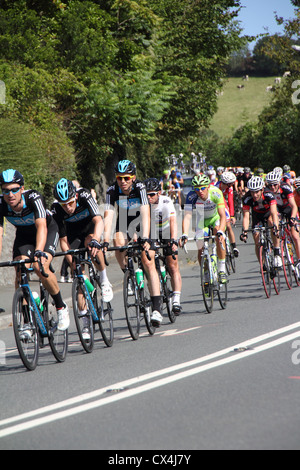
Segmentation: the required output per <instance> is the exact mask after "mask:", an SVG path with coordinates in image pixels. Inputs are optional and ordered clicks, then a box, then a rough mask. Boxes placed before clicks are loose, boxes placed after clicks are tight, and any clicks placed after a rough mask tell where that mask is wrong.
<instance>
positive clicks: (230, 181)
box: [215, 171, 240, 258]
mask: <svg viewBox="0 0 300 470" xmlns="http://www.w3.org/2000/svg"><path fill="white" fill-rule="evenodd" d="M235 181H236V176H235V174H234V173H232V172H231V171H224V172H223V173H222V175H221V176H220V181H218V182H217V183H216V184H215V186H217V187H218V188H219V189H220V190H221V191H222V193H223V196H224V202H225V212H226V228H227V231H228V237H229V241H230V243H231V246H232V249H233V254H234V256H235V257H236V258H237V257H238V256H239V254H240V252H239V250H238V248H237V247H236V241H235V235H234V231H233V229H232V224H233V225H234V224H235V217H234V198H233V186H234V183H235Z"/></svg>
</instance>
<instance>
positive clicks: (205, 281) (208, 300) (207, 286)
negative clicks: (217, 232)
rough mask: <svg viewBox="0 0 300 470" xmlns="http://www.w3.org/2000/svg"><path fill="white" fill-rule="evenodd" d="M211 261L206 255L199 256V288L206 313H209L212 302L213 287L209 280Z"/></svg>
mask: <svg viewBox="0 0 300 470" xmlns="http://www.w3.org/2000/svg"><path fill="white" fill-rule="evenodd" d="M210 269H211V263H210V258H209V257H208V256H207V255H203V256H202V258H201V266H200V273H201V288H202V296H203V301H204V305H205V308H206V311H207V313H211V312H212V309H213V304H214V287H213V284H212V282H211V272H210Z"/></svg>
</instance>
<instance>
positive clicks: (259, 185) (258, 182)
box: [247, 176, 264, 191]
mask: <svg viewBox="0 0 300 470" xmlns="http://www.w3.org/2000/svg"><path fill="white" fill-rule="evenodd" d="M263 187H264V180H263V179H262V178H261V177H260V176H252V178H250V180H249V181H248V183H247V188H248V189H250V191H260V190H261V189H263Z"/></svg>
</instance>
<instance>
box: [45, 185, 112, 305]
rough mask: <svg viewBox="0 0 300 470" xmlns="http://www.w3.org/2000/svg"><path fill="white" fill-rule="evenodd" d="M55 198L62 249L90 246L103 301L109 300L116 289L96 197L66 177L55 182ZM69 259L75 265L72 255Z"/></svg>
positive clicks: (55, 215)
mask: <svg viewBox="0 0 300 470" xmlns="http://www.w3.org/2000/svg"><path fill="white" fill-rule="evenodd" d="M54 197H55V198H56V201H55V202H54V203H53V204H52V206H51V212H52V214H53V217H54V219H55V220H56V222H57V225H58V228H59V240H60V246H61V249H62V250H63V251H68V250H69V249H76V248H83V247H88V249H89V250H90V253H91V256H92V259H93V262H94V264H95V266H96V268H97V270H98V271H99V275H100V281H101V291H102V297H103V301H104V302H110V301H111V300H112V298H113V291H112V286H111V284H110V282H109V280H108V277H107V273H106V268H105V262H104V256H103V252H102V250H101V245H100V240H101V236H102V232H103V220H102V217H101V215H100V213H99V208H98V205H97V203H96V201H95V199H94V198H93V196H92V194H91V192H90V191H89V190H87V189H85V188H78V189H76V187H75V186H74V184H73V182H72V181H70V180H67V179H66V178H61V179H60V180H59V181H58V183H57V184H56V185H55V187H54ZM95 257H97V261H96V259H95ZM67 260H68V262H69V264H70V266H72V256H71V255H70V256H68V257H67Z"/></svg>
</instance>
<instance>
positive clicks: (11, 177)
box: [0, 169, 24, 186]
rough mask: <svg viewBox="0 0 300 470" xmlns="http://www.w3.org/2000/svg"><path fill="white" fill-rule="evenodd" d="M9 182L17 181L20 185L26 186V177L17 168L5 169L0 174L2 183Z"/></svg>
mask: <svg viewBox="0 0 300 470" xmlns="http://www.w3.org/2000/svg"><path fill="white" fill-rule="evenodd" d="M8 183H17V184H19V185H20V186H24V177H23V175H21V173H20V172H19V171H17V170H12V169H9V170H5V171H3V172H2V173H1V174H0V185H1V186H2V185H3V184H8Z"/></svg>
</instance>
